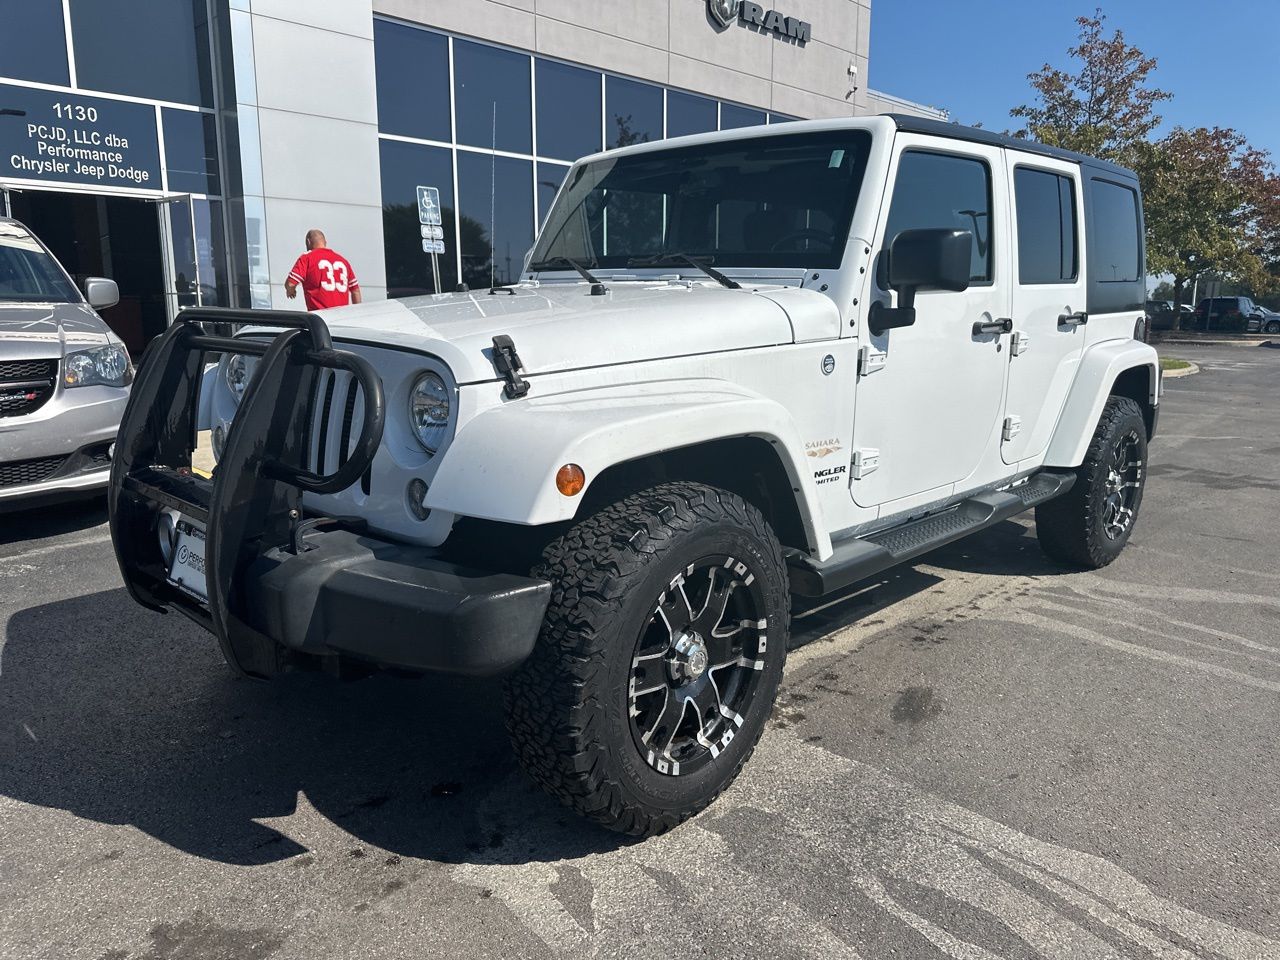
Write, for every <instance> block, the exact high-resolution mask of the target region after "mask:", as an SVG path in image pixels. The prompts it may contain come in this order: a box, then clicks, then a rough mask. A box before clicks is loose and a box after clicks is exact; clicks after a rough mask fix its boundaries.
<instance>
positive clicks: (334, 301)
mask: <svg viewBox="0 0 1280 960" xmlns="http://www.w3.org/2000/svg"><path fill="white" fill-rule="evenodd" d="M289 279H290V280H292V281H294V282H295V283H297V284H299V285H300V286H301V287H302V294H303V296H304V297H305V298H306V303H307V309H308V310H324V309H325V308H327V307H345V306H346V305H347V304H349V303H350V302H351V292H352V291H353V290H356V289H358V288H359V286H360V281H359V280H357V279H356V272H355V270H354V269H353V268H352V266H351V263H350V261H348V260H347V258H346V257H344V256H343V255H342V254H340V253H336V252H335V251H333V250H329V249H324V248H322V249H318V250H308V251H307V252H306V253H304V254H303V255H302V256H300V257H299V258H298V262H297V263H295V264H294V265H293V269H292V270H291V271H289Z"/></svg>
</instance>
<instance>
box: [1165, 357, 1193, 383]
mask: <svg viewBox="0 0 1280 960" xmlns="http://www.w3.org/2000/svg"><path fill="white" fill-rule="evenodd" d="M1187 363H1191V361H1190V360H1188V361H1187ZM1199 372H1200V365H1199V364H1196V363H1191V366H1189V367H1180V368H1179V369H1177V370H1165V371H1164V378H1165V379H1166V380H1177V379H1178V378H1179V377H1189V376H1191V375H1192V374H1195V373H1199Z"/></svg>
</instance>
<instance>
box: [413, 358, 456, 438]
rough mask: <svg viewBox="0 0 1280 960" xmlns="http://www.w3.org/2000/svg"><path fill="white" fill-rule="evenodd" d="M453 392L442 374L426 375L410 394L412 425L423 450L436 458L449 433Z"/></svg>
mask: <svg viewBox="0 0 1280 960" xmlns="http://www.w3.org/2000/svg"><path fill="white" fill-rule="evenodd" d="M449 410H450V401H449V388H448V387H447V386H446V385H445V382H444V380H443V379H441V377H440V375H439V374H436V373H431V372H430V371H428V372H427V373H424V374H422V375H421V376H419V377H418V379H417V380H415V381H414V383H413V389H412V390H410V391H409V423H410V425H411V426H412V427H413V435H414V436H415V437H417V438H418V442H419V443H420V444H422V449H424V450H426V451H427V453H431V454H434V453H435V452H436V451H437V450H439V449H440V445H441V444H442V443H444V439H445V434H446V433H447V432H448V429H449Z"/></svg>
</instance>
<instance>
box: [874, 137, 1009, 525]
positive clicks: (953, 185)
mask: <svg viewBox="0 0 1280 960" xmlns="http://www.w3.org/2000/svg"><path fill="white" fill-rule="evenodd" d="M939 143H940V141H939V140H937V139H935V138H931V137H924V136H915V135H907V134H900V135H899V136H898V137H897V139H896V141H895V157H894V161H893V169H892V170H891V171H890V175H891V178H890V182H891V183H892V184H893V190H892V196H891V197H890V199H889V207H888V211H887V213H886V214H884V215H882V216H881V226H880V228H879V230H878V236H877V238H876V244H875V246H874V247H873V249H876V250H879V251H881V253H880V255H879V256H878V258H877V261H876V262H877V263H878V264H880V266H879V267H878V268H877V270H876V279H875V285H876V287H877V288H878V290H877V291H876V293H875V295H876V297H878V298H879V299H881V300H882V301H886V302H887V297H888V291H887V290H885V288H884V284H885V283H886V277H885V275H884V273H883V261H884V259H885V257H884V253H883V251H885V250H887V249H888V248H889V246H890V244H891V243H892V241H893V238H894V237H895V236H897V235H898V233H899V232H901V231H903V230H911V229H918V228H929V227H935V228H936V227H945V228H951V229H957V228H958V229H961V230H968V231H970V232H971V233H972V234H973V237H974V241H973V253H972V260H971V280H970V286H969V289H968V290H966V291H964V292H962V293H954V292H950V291H941V290H929V291H923V290H922V291H920V292H919V293H918V294H917V295H916V302H915V305H916V322H915V324H914V325H913V326H910V327H902V328H899V329H896V330H889V331H886V332H885V333H884V334H882V335H880V336H872V335H871V334H870V332H869V331H867V330H866V329H863V330H862V331H861V337H862V346H863V347H864V355H866V359H865V360H864V365H863V366H864V372H863V375H862V376H861V377H860V379H859V381H858V387H857V390H858V398H857V405H856V412H855V415H854V454H855V457H856V458H857V459H855V461H854V469H853V471H852V473H853V476H854V477H859V475H861V477H860V479H854V480H852V481H851V490H852V494H853V499H854V502H855V503H857V504H858V505H859V506H862V507H872V506H879V507H880V508H881V511H880V512H881V516H886V515H888V514H892V513H895V512H898V511H900V510H909V509H911V508H912V507H915V506H920V505H923V504H926V503H930V502H933V501H935V500H939V499H944V498H946V497H948V496H950V495H951V494H952V493H953V492H954V491H955V490H956V489H957V487H958V486H959V485H963V484H970V483H973V482H975V481H974V478H975V476H976V475H980V474H982V473H983V472H984V471H989V470H990V469H991V467H990V461H991V459H992V458H993V457H994V458H995V461H996V463H997V464H998V462H999V456H998V454H997V453H996V452H995V444H996V443H998V438H999V427H1000V424H999V420H1000V415H1001V412H1002V410H1003V404H1002V400H1003V393H1004V370H1005V360H1006V358H1007V356H1008V353H1007V348H1006V346H1005V343H1006V342H1007V341H1008V339H1009V338H1008V337H1007V336H1002V335H1001V334H999V333H994V332H979V331H978V330H977V329H975V325H976V324H994V323H996V322H998V321H999V320H1002V319H1003V318H1006V317H1007V316H1008V315H1009V314H1008V308H1009V283H1010V278H1009V269H1008V252H1007V251H1008V246H1009V239H1008V226H1007V224H1008V204H1007V199H1006V186H1005V173H1004V158H1003V156H1002V153H1001V150H1000V149H999V148H997V147H988V146H984V145H981V144H962V143H954V142H951V141H947V142H946V144H945V149H939V148H938V144H939ZM859 459H861V461H862V465H861V466H859ZM869 468H871V469H869ZM995 472H998V471H995Z"/></svg>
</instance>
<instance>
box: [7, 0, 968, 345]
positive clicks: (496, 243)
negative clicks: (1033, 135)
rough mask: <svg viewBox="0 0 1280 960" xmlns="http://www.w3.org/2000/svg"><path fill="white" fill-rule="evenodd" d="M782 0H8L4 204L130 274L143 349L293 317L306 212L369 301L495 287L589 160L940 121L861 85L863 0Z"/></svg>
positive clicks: (99, 262) (60, 249) (125, 287)
mask: <svg viewBox="0 0 1280 960" xmlns="http://www.w3.org/2000/svg"><path fill="white" fill-rule="evenodd" d="M776 2H777V3H778V4H779V6H778V7H777V8H776V9H774V8H773V7H772V6H771V5H770V4H761V3H753V2H746V0H630V2H612V3H610V2H605V0H0V214H5V215H9V216H13V217H16V218H17V219H19V220H22V221H24V222H25V223H27V224H28V225H29V226H30V227H32V228H33V229H34V230H35V231H36V233H37V234H39V236H40V237H41V238H42V239H43V240H44V241H45V243H46V244H48V246H49V247H50V248H51V249H52V250H53V251H54V253H55V254H56V255H57V256H58V257H59V259H60V260H61V261H62V262H63V264H64V265H65V266H66V267H67V269H68V271H69V272H71V273H72V274H73V275H74V276H76V278H77V279H78V280H79V279H81V278H83V277H85V276H109V277H112V278H113V279H115V280H116V281H117V282H118V283H119V286H120V288H121V294H122V299H121V302H120V304H119V305H118V306H117V307H114V308H112V309H111V310H109V311H106V312H105V316H106V318H107V320H108V322H110V323H111V325H112V326H113V327H114V328H115V329H116V330H118V331H119V332H120V333H121V335H122V336H123V337H124V338H125V340H126V342H128V343H129V345H130V347H131V348H132V349H133V350H134V351H135V352H137V351H139V350H140V349H141V348H142V346H143V345H145V343H146V342H147V341H148V340H149V339H150V338H151V337H153V336H155V335H156V333H158V332H159V331H161V330H163V329H164V327H165V326H166V325H167V324H168V323H169V322H170V321H171V320H172V318H173V317H174V315H175V314H176V313H177V312H178V311H179V310H181V309H182V308H184V307H187V306H193V305H197V304H201V305H206V306H209V305H218V306H254V307H270V306H276V307H285V306H291V307H294V308H295V309H296V308H297V304H298V303H299V301H293V302H290V301H287V300H286V299H285V296H284V287H283V284H284V281H285V278H286V277H287V275H288V273H289V270H290V267H291V266H292V265H293V262H294V260H295V259H296V258H297V256H298V254H299V253H301V252H302V245H303V237H304V234H305V232H306V231H307V230H308V229H309V228H311V227H319V228H321V229H323V230H324V231H325V233H326V234H327V236H328V238H329V242H330V245H331V246H333V247H334V248H335V249H337V250H339V251H340V252H341V253H343V254H344V255H345V256H346V257H347V258H348V259H349V260H350V261H351V262H352V264H353V265H354V267H355V270H356V272H357V274H358V275H359V279H360V285H361V288H362V289H363V291H364V295H365V297H366V299H376V298H379V297H382V296H393V297H395V296H407V295H413V294H421V293H432V292H437V291H438V290H442V291H449V290H453V289H455V288H456V287H457V285H458V284H459V283H466V284H468V285H470V286H473V287H475V286H480V285H485V286H487V285H488V284H489V282H490V277H493V278H494V279H496V280H497V281H499V282H502V281H506V280H510V279H513V278H515V277H516V276H517V275H518V274H519V272H520V269H521V265H522V262H523V258H524V254H525V252H526V250H527V249H528V248H529V247H530V246H531V244H532V241H533V238H534V235H535V233H536V231H537V228H538V225H539V224H540V223H541V221H542V218H543V217H544V216H545V214H546V212H547V208H548V205H549V203H550V202H551V200H552V198H553V197H554V195H555V192H556V190H557V189H558V187H559V186H560V183H561V182H562V180H563V178H564V175H565V173H566V171H567V170H568V168H569V164H570V163H571V162H572V161H573V160H575V159H576V158H578V157H580V156H583V155H585V154H588V153H593V152H595V151H598V150H601V149H604V148H609V147H615V146H620V145H626V144H631V143H638V142H643V141H647V140H658V139H662V138H664V137H675V136H681V135H684V134H691V133H699V132H704V131H710V130H717V129H720V130H726V129H731V128H734V127H743V126H751V125H754V124H764V123H768V124H778V123H785V122H787V121H790V120H795V119H798V118H805V119H809V118H820V117H840V116H862V115H866V114H872V113H882V112H898V113H914V114H920V115H924V116H930V117H939V118H941V117H945V114H944V113H942V112H941V111H939V110H936V109H933V108H929V107H923V106H920V105H918V104H913V103H909V102H907V101H903V100H900V99H897V98H895V97H892V96H889V95H886V94H881V93H877V92H875V91H873V90H871V89H869V87H868V85H867V83H868V79H869V77H870V76H871V69H870V67H869V64H868V47H869V39H870V30H871V8H870V5H869V0H867V2H862V0H776ZM423 187H426V188H432V190H433V191H434V192H432V193H431V194H430V195H431V196H436V195H438V197H439V214H440V215H439V217H438V219H439V220H440V223H439V227H438V229H436V228H433V227H432V226H431V225H428V226H423V225H422V224H421V223H420V222H419V220H420V216H419V214H420V209H419V196H420V194H421V193H422V191H420V189H419V188H423ZM427 250H430V251H432V252H430V253H428V252H426V251H427ZM437 276H438V279H437ZM0 280H2V278H0Z"/></svg>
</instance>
